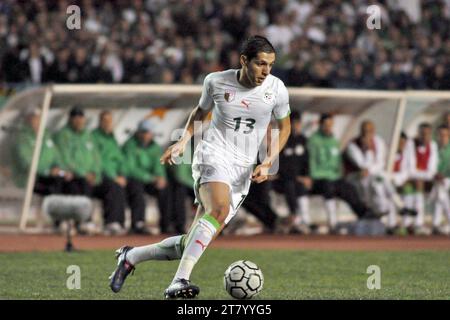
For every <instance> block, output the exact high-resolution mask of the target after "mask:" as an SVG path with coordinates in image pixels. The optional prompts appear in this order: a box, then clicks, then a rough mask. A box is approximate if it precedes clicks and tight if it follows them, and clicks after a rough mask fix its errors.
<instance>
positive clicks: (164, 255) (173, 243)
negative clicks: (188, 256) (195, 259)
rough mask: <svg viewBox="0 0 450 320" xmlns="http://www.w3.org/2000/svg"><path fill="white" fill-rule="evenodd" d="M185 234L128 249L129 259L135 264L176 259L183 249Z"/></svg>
mask: <svg viewBox="0 0 450 320" xmlns="http://www.w3.org/2000/svg"><path fill="white" fill-rule="evenodd" d="M183 237H185V236H184V235H181V236H175V237H170V238H167V239H164V240H163V241H161V242H159V243H154V244H150V245H148V246H142V247H136V248H133V249H131V250H130V251H128V253H127V260H128V262H129V263H131V264H132V265H133V266H135V265H136V264H138V263H140V262H143V261H147V260H176V259H180V258H181V255H182V252H183V249H182V239H183Z"/></svg>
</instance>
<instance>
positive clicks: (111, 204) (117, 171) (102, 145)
mask: <svg viewBox="0 0 450 320" xmlns="http://www.w3.org/2000/svg"><path fill="white" fill-rule="evenodd" d="M92 140H93V141H94V144H95V148H96V149H97V151H98V153H99V155H100V162H101V178H102V184H103V185H105V186H111V188H113V189H114V190H115V195H116V197H115V198H114V199H109V201H108V202H106V203H105V204H104V205H105V221H104V224H105V228H104V232H105V233H106V234H111V235H115V234H123V233H125V229H124V222H125V205H126V196H125V187H126V185H127V179H126V177H125V174H126V168H125V157H124V156H123V153H122V148H121V147H120V146H119V144H118V143H117V140H116V138H115V136H114V125H113V114H112V112H111V111H109V110H107V111H103V112H101V113H100V116H99V124H98V128H96V129H94V130H93V131H92Z"/></svg>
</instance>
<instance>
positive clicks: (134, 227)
mask: <svg viewBox="0 0 450 320" xmlns="http://www.w3.org/2000/svg"><path fill="white" fill-rule="evenodd" d="M123 152H124V155H125V159H126V162H127V164H126V167H127V181H128V183H127V188H126V189H127V198H128V203H129V205H130V208H131V233H135V234H147V233H149V231H148V230H147V229H146V227H145V197H144V196H145V193H147V194H149V195H154V196H156V198H157V200H158V209H159V227H160V231H161V233H167V231H168V230H167V229H168V225H169V221H168V219H169V216H168V208H169V207H168V206H169V201H168V200H169V199H168V184H167V174H166V169H165V167H164V166H163V165H162V164H161V163H160V161H159V158H160V157H161V155H162V149H161V147H160V146H159V145H158V144H157V143H156V142H155V141H154V140H153V124H152V123H151V122H150V121H149V120H143V121H141V122H140V123H139V125H138V128H137V132H136V133H135V134H134V135H133V136H132V137H131V138H130V139H128V141H127V142H125V144H124V145H123Z"/></svg>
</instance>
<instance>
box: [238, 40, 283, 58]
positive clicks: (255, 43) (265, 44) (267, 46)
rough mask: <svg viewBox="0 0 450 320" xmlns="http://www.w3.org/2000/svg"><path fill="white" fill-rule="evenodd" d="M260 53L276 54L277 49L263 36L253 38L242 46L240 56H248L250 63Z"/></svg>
mask: <svg viewBox="0 0 450 320" xmlns="http://www.w3.org/2000/svg"><path fill="white" fill-rule="evenodd" d="M259 52H265V53H276V51H275V48H274V47H273V45H272V44H271V43H270V41H269V40H267V38H265V37H263V36H251V37H249V38H247V39H246V40H245V41H244V43H243V44H242V47H241V51H240V54H241V55H244V56H246V57H247V59H248V60H249V61H250V60H252V59H253V58H255V57H256V56H257V55H258V53H259Z"/></svg>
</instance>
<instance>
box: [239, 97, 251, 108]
mask: <svg viewBox="0 0 450 320" xmlns="http://www.w3.org/2000/svg"><path fill="white" fill-rule="evenodd" d="M241 103H242V104H243V105H244V106H245V107H246V108H247V109H248V106H249V105H250V102H249V101H246V100H244V99H242V100H241Z"/></svg>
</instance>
